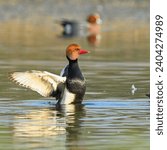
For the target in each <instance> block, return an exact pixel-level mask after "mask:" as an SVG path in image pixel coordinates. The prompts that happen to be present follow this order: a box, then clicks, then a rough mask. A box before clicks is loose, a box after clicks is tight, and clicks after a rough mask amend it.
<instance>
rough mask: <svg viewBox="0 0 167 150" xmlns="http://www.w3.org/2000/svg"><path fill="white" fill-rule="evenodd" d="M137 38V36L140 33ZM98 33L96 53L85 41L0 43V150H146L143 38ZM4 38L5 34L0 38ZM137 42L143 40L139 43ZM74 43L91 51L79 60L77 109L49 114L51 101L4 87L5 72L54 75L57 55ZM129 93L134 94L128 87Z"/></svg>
mask: <svg viewBox="0 0 167 150" xmlns="http://www.w3.org/2000/svg"><path fill="white" fill-rule="evenodd" d="M142 31H143V30H142ZM113 32H114V31H111V32H104V33H102V40H101V43H100V45H99V46H97V47H92V46H91V45H89V43H88V42H87V40H86V38H85V37H79V38H78V37H77V38H72V39H63V38H58V37H56V36H55V34H54V33H52V34H51V35H50V37H45V36H44V37H42V36H41V37H40V35H39V37H38V36H37V37H36V38H34V36H33V37H32V38H30V37H31V36H30V37H28V36H21V37H17V38H12V37H11V36H9V37H10V38H9V37H7V35H4V37H3V36H1V39H3V41H2V40H1V43H0V66H1V69H0V149H3V150H11V149H17V150H22V149H27V150H28V149H34V150H39V149H40V150H42V149H50V150H52V149H58V150H66V149H67V150H68V149H69V150H74V149H76V150H81V149H84V150H97V149H109V150H115V149H116V150H148V149H149V112H150V109H149V99H148V98H147V97H146V96H145V94H146V93H148V92H149V39H148V38H147V37H145V36H142V35H145V33H146V32H139V31H138V32H137V33H140V34H139V35H138V34H137V35H136V32H131V34H132V35H135V38H134V36H132V35H129V34H128V33H129V31H128V32H117V33H113ZM6 34H8V33H6ZM144 37H145V38H144ZM72 42H77V43H79V44H80V45H81V46H82V47H83V48H85V49H88V50H90V51H91V53H90V54H88V55H85V56H83V57H81V58H80V67H81V68H82V71H83V74H84V75H85V78H86V80H87V92H86V95H85V98H84V101H83V104H82V105H77V106H74V105H69V106H62V107H61V108H55V103H56V102H55V100H54V99H50V98H47V99H46V98H42V97H41V96H40V95H38V94H37V93H35V92H32V91H30V90H27V89H24V88H21V87H19V86H16V85H15V84H13V83H11V82H10V81H9V79H8V73H9V72H12V71H26V70H31V69H34V70H47V71H50V72H53V73H56V74H59V73H60V71H61V68H63V67H64V65H65V64H66V63H67V61H66V58H65V57H64V50H65V48H66V46H67V45H68V44H69V43H72ZM132 85H135V87H136V88H137V90H136V91H134V92H133V91H132V89H131V86H132Z"/></svg>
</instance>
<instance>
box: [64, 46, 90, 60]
mask: <svg viewBox="0 0 167 150" xmlns="http://www.w3.org/2000/svg"><path fill="white" fill-rule="evenodd" d="M86 53H89V51H87V50H84V49H81V47H80V46H79V45H78V44H70V45H69V46H68V47H67V48H66V56H67V57H68V58H69V59H70V60H76V59H78V57H79V55H81V54H86Z"/></svg>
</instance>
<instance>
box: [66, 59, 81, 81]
mask: <svg viewBox="0 0 167 150" xmlns="http://www.w3.org/2000/svg"><path fill="white" fill-rule="evenodd" d="M68 60H69V68H68V78H69V79H78V80H84V77H83V75H82V73H81V70H80V68H79V65H78V59H76V60H70V59H68Z"/></svg>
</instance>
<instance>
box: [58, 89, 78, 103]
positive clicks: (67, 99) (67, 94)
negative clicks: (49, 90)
mask: <svg viewBox="0 0 167 150" xmlns="http://www.w3.org/2000/svg"><path fill="white" fill-rule="evenodd" d="M74 99H75V94H73V93H70V92H69V91H68V89H67V88H65V90H64V95H63V98H62V100H61V104H71V103H72V102H74Z"/></svg>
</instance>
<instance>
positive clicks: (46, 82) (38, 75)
mask: <svg viewBox="0 0 167 150" xmlns="http://www.w3.org/2000/svg"><path fill="white" fill-rule="evenodd" d="M10 79H11V80H13V81H14V82H15V83H17V84H19V85H20V86H23V87H26V88H30V89H31V90H33V91H36V92H38V93H39V94H41V95H42V96H44V97H48V96H50V94H51V93H52V92H53V91H55V90H56V89H57V85H58V84H59V83H65V81H66V77H61V76H58V75H55V74H53V73H50V72H47V71H36V70H32V71H26V72H14V73H12V74H10Z"/></svg>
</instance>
